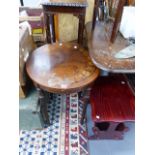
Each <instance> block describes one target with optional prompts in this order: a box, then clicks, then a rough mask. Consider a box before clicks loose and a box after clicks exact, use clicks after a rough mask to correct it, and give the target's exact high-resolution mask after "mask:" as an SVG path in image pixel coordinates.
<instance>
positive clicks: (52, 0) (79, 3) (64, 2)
mask: <svg viewBox="0 0 155 155" xmlns="http://www.w3.org/2000/svg"><path fill="white" fill-rule="evenodd" d="M41 4H42V5H50V6H71V7H87V6H88V4H87V0H41Z"/></svg>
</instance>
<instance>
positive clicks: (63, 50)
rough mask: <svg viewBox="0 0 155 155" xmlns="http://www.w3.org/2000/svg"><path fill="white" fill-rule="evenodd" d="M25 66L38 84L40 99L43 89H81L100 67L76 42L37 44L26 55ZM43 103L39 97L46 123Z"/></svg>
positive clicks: (68, 91) (55, 91)
mask: <svg viewBox="0 0 155 155" xmlns="http://www.w3.org/2000/svg"><path fill="white" fill-rule="evenodd" d="M26 70H27V73H28V75H29V77H30V78H31V79H32V81H33V82H34V83H35V85H36V87H38V90H39V93H40V95H39V98H40V100H41V99H42V98H43V96H44V94H45V93H44V92H45V91H47V92H51V93H72V92H79V91H82V90H84V89H86V88H87V87H89V86H90V85H91V84H92V83H93V82H94V81H95V79H96V78H97V77H98V75H99V70H98V69H97V68H96V67H95V66H94V65H93V63H92V61H91V59H90V57H89V54H88V51H86V50H85V49H83V48H82V47H80V46H79V45H78V44H75V43H64V44H62V43H59V44H58V43H54V44H46V45H44V46H42V47H40V48H37V49H36V50H35V51H34V52H33V53H32V54H31V56H30V57H29V59H28V61H27V64H26ZM43 90H44V91H43ZM39 102H40V101H39ZM46 103H47V102H46ZM46 103H45V102H44V103H43V102H42V101H41V104H43V105H44V106H43V107H44V110H43V111H44V112H43V113H44V115H46V116H45V120H46V122H47V123H48V124H49V120H48V115H47V108H46V106H47V105H45V104H46Z"/></svg>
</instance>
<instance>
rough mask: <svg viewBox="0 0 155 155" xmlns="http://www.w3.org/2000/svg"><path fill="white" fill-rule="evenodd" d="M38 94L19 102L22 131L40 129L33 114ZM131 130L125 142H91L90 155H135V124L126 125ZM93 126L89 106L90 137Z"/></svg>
mask: <svg viewBox="0 0 155 155" xmlns="http://www.w3.org/2000/svg"><path fill="white" fill-rule="evenodd" d="M36 102H37V94H36V91H35V90H32V91H31V93H30V94H29V96H28V97H27V98H26V99H20V102H19V107H20V110H19V113H20V119H19V120H20V125H19V126H20V129H29V130H30V129H34V128H40V127H41V122H40V121H39V119H36V118H38V116H36V115H35V114H33V113H32V112H33V111H34V110H35V109H36V108H37V107H36ZM26 115H32V117H35V118H34V120H36V121H35V122H34V121H30V120H29V119H28V117H25V116H26ZM23 118H24V121H23ZM126 125H127V126H128V127H129V128H130V130H129V131H128V132H127V133H125V136H124V140H89V152H90V155H134V154H135V153H134V151H135V148H134V146H135V144H134V138H135V134H134V133H135V132H134V128H135V125H134V123H127V124H126ZM92 126H93V122H92V121H91V108H90V106H88V109H87V127H88V135H92V131H91V128H92Z"/></svg>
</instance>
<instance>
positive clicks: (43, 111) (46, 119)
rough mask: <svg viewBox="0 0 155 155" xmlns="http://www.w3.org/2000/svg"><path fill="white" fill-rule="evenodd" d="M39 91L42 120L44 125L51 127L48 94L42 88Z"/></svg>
mask: <svg viewBox="0 0 155 155" xmlns="http://www.w3.org/2000/svg"><path fill="white" fill-rule="evenodd" d="M37 91H38V94H39V97H38V98H39V99H38V102H39V103H38V104H39V105H40V113H41V116H42V119H43V121H44V123H47V124H48V125H50V121H49V116H48V111H47V104H48V102H47V100H48V99H47V94H46V92H44V91H43V90H41V89H40V88H37Z"/></svg>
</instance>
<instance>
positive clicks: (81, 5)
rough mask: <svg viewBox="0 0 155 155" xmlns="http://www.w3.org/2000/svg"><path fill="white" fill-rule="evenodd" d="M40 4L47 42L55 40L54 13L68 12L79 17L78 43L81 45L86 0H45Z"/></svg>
mask: <svg viewBox="0 0 155 155" xmlns="http://www.w3.org/2000/svg"><path fill="white" fill-rule="evenodd" d="M41 4H42V6H43V11H44V16H45V29H46V36H47V43H51V42H55V41H56V37H55V23H54V14H57V13H70V14H73V15H76V16H77V17H78V18H79V30H78V43H79V44H81V45H82V43H83V33H84V24H85V13H86V7H87V1H86V0H47V1H44V2H42V3H41ZM49 23H50V24H49ZM50 25H51V27H50ZM50 29H51V31H50Z"/></svg>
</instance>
